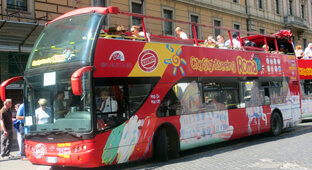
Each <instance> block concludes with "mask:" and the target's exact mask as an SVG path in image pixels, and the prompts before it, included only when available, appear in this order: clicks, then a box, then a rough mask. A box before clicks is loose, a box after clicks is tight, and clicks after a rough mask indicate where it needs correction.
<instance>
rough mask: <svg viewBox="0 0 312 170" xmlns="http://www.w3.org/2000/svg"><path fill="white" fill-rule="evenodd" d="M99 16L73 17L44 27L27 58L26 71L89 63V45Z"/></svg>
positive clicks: (98, 21) (94, 14)
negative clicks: (36, 68) (83, 62)
mask: <svg viewBox="0 0 312 170" xmlns="http://www.w3.org/2000/svg"><path fill="white" fill-rule="evenodd" d="M100 19H101V15H99V14H96V13H90V14H82V15H75V16H71V17H68V18H64V19H61V20H59V21H56V22H53V23H51V24H49V25H47V26H46V27H45V29H44V30H43V31H42V33H41V35H40V36H39V38H38V40H37V42H36V44H35V46H34V48H33V51H32V53H31V55H30V57H29V62H28V65H27V68H28V69H29V68H33V67H38V66H42V65H50V64H57V63H64V62H74V61H85V62H88V61H89V60H90V54H91V46H92V44H93V41H94V38H95V37H94V36H95V33H96V31H97V30H96V28H97V26H98V24H100Z"/></svg>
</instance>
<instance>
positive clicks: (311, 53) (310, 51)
mask: <svg viewBox="0 0 312 170" xmlns="http://www.w3.org/2000/svg"><path fill="white" fill-rule="evenodd" d="M303 58H304V59H311V58H312V43H309V44H308V46H307V48H305V49H304V57H303Z"/></svg>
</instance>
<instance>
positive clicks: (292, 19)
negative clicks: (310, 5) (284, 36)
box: [284, 15, 307, 27]
mask: <svg viewBox="0 0 312 170" xmlns="http://www.w3.org/2000/svg"><path fill="white" fill-rule="evenodd" d="M284 23H285V24H286V25H299V26H302V27H307V21H306V19H304V18H300V17H296V16H293V15H287V16H285V17H284Z"/></svg>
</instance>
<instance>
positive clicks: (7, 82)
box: [0, 76, 24, 101]
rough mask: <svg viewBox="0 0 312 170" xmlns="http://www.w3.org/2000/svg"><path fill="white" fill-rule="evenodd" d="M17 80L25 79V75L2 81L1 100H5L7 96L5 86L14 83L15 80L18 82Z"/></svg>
mask: <svg viewBox="0 0 312 170" xmlns="http://www.w3.org/2000/svg"><path fill="white" fill-rule="evenodd" d="M17 81H24V77H23V76H17V77H13V78H10V79H8V80H5V81H4V82H2V83H1V85H0V87H1V89H0V94H1V100H2V101H5V99H6V96H5V88H6V86H8V85H9V84H11V83H13V82H17Z"/></svg>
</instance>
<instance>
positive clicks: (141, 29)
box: [139, 24, 150, 37]
mask: <svg viewBox="0 0 312 170" xmlns="http://www.w3.org/2000/svg"><path fill="white" fill-rule="evenodd" d="M139 31H140V32H139V35H140V36H141V37H145V35H144V31H143V26H142V24H140V25H139ZM146 36H147V37H149V36H150V34H149V33H146Z"/></svg>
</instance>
